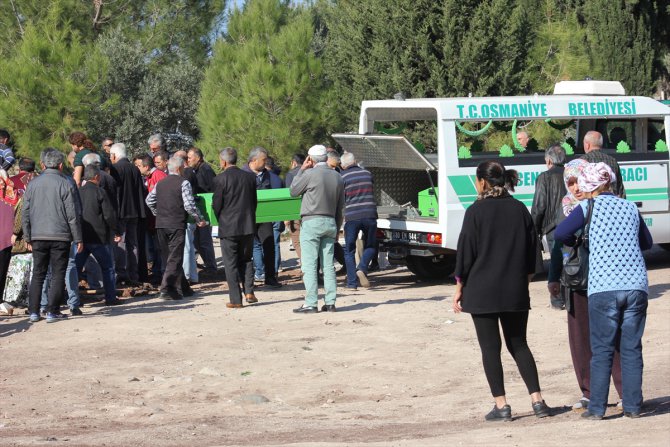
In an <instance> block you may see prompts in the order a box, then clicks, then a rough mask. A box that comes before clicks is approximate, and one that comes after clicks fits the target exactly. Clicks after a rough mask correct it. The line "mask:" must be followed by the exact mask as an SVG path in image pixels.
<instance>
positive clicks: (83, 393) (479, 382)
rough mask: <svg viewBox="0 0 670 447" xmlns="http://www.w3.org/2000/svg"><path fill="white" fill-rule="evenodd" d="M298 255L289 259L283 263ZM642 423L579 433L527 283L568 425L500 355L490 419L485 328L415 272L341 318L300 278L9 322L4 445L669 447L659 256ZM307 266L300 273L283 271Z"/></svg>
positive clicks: (662, 256) (544, 321) (545, 380)
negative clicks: (235, 294) (272, 287)
mask: <svg viewBox="0 0 670 447" xmlns="http://www.w3.org/2000/svg"><path fill="white" fill-rule="evenodd" d="M289 256H292V254H291V255H289ZM647 259H648V263H649V266H650V281H651V284H652V286H651V291H650V298H651V300H650V304H649V312H648V319H647V329H646V333H645V338H644V355H645V376H644V379H645V381H644V394H645V398H646V402H645V406H644V408H643V411H644V417H642V418H640V419H636V420H631V419H628V418H623V417H621V416H620V414H619V413H617V411H616V408H615V406H614V404H615V403H616V401H617V399H616V396H615V393H614V392H613V391H612V393H611V395H610V402H611V404H612V405H611V406H610V408H609V410H608V418H607V420H605V421H595V422H590V421H582V420H580V417H579V413H577V412H575V411H572V410H571V409H570V406H571V405H572V404H573V403H574V402H575V401H576V400H577V399H578V398H579V395H580V394H579V390H578V388H577V385H576V381H575V377H574V372H573V369H572V365H571V361H570V354H569V350H568V342H567V333H566V315H565V312H561V311H555V310H552V309H550V308H549V306H548V298H547V295H546V291H545V290H546V289H545V283H544V281H543V280H537V281H535V282H534V283H533V284H532V285H531V295H532V303H533V310H532V311H531V317H530V323H529V334H528V337H529V343H530V345H531V349H532V350H533V352H534V355H535V358H536V360H537V365H538V369H539V373H540V381H541V385H542V387H543V393H544V396H545V399H546V401H547V403H548V404H550V405H551V406H553V407H555V408H556V415H555V416H553V417H551V418H546V419H543V420H539V419H536V418H535V417H534V416H533V415H532V410H531V407H530V400H529V398H528V396H527V395H526V391H525V387H524V385H523V382H522V381H521V379H520V377H519V374H518V372H517V370H516V367H515V365H514V363H513V360H512V359H511V357H510V356H509V354H507V353H506V352H505V354H504V357H503V358H504V366H505V368H506V371H505V374H506V382H507V392H508V399H509V402H510V404H511V406H512V410H513V413H514V421H513V422H510V423H486V422H484V420H483V416H484V414H485V413H486V412H488V411H489V410H490V408H491V407H492V398H491V396H490V394H489V391H488V387H487V385H486V380H485V378H484V374H483V370H482V366H481V362H480V354H479V350H478V346H477V342H476V339H475V334H474V329H473V326H472V322H471V321H470V318H469V316H468V315H466V314H460V315H455V314H454V313H453V312H452V311H451V310H450V308H451V294H452V293H453V291H454V287H453V285H449V284H435V283H417V282H416V281H415V278H414V277H413V276H412V275H411V274H410V273H409V272H408V271H407V270H406V269H404V268H395V269H386V270H384V271H381V272H379V273H375V274H373V275H371V280H372V283H373V288H372V289H369V290H365V289H359V290H358V291H356V292H344V290H342V291H341V292H342V293H341V294H340V296H339V297H338V301H337V306H338V312H337V313H320V314H317V315H296V314H293V313H292V312H291V310H292V309H293V308H295V307H297V306H299V305H300V303H301V301H302V298H303V296H304V295H303V288H302V284H301V283H300V282H299V281H298V278H299V276H298V271H297V270H292V271H288V272H284V273H282V274H281V279H282V280H283V281H285V284H286V285H285V287H284V288H283V289H281V290H280V291H265V290H263V289H262V288H259V290H258V292H257V295H258V298H259V300H260V302H259V303H258V304H256V305H252V306H248V307H245V308H244V309H238V310H230V309H226V308H225V302H226V301H227V295H226V292H225V288H224V286H223V285H222V284H220V283H210V284H204V285H202V286H200V287H199V294H198V296H196V297H194V298H193V299H188V300H185V301H183V302H172V303H167V302H164V301H161V300H158V299H157V298H156V297H155V296H151V297H135V298H130V299H128V300H127V304H125V305H123V306H119V307H116V308H113V309H105V308H104V307H101V306H100V304H97V303H92V304H90V305H87V306H86V307H85V308H84V312H85V315H84V316H83V317H74V318H70V319H68V320H67V321H62V322H58V323H55V324H49V325H47V324H46V323H45V322H43V321H42V322H40V323H37V324H33V325H30V324H29V323H28V322H27V318H26V317H25V316H23V315H20V316H16V315H15V316H13V317H0V371H1V373H0V377H1V378H0V445H2V446H14V445H20V446H24V445H49V446H59V445H63V446H80V445H91V446H212V445H300V446H314V445H319V446H326V445H327V446H335V445H345V444H346V445H375V446H414V445H430V446H444V445H491V444H497V445H509V446H512V445H520V446H526V445H543V446H546V445H607V446H619V445H621V446H634V445H645V446H655V445H669V444H668V443H669V442H670V381H669V379H668V377H669V375H668V370H670V351H669V348H670V300H669V298H670V255H669V254H668V253H667V252H664V251H663V250H660V249H658V248H656V249H655V250H653V251H652V252H651V253H650V254H649V255H648V256H647ZM291 263H292V264H294V263H295V260H292V261H291V260H290V261H289V264H291Z"/></svg>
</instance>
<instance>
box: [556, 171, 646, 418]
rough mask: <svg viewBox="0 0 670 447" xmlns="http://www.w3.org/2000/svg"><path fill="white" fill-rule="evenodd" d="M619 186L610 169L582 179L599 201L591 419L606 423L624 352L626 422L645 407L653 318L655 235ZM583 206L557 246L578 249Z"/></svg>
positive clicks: (591, 232) (591, 292)
mask: <svg viewBox="0 0 670 447" xmlns="http://www.w3.org/2000/svg"><path fill="white" fill-rule="evenodd" d="M615 182H616V176H615V175H614V172H612V169H611V168H610V167H609V166H608V165H606V164H605V163H590V164H589V165H588V166H585V167H584V168H583V170H582V172H581V174H580V175H579V177H578V178H577V183H578V185H579V191H581V192H582V193H584V195H585V197H586V198H588V199H593V205H592V206H593V209H592V211H591V221H590V223H589V227H588V240H589V245H588V247H589V278H588V290H587V295H588V312H589V328H590V330H589V332H590V334H589V335H590V341H591V351H592V358H591V369H590V374H591V378H590V379H591V380H590V388H591V400H590V402H589V404H588V411H586V412H584V413H583V414H582V417H583V418H586V419H602V418H603V416H604V415H605V410H606V407H607V396H608V394H609V383H610V376H611V374H612V363H613V358H614V352H615V349H616V347H617V346H619V348H620V352H621V370H622V382H623V411H624V416H627V417H631V418H636V417H639V416H640V411H641V407H642V369H643V362H642V334H643V332H644V326H645V322H646V317H647V293H648V281H647V269H646V266H645V262H644V258H643V257H642V250H646V249H648V248H651V246H652V243H653V241H652V238H651V234H650V233H649V229H648V228H647V226H646V225H645V223H644V220H643V219H642V217H641V216H640V213H639V211H638V210H637V206H636V205H635V204H634V203H633V202H629V201H628V200H626V199H621V198H619V197H617V196H615V195H614V194H613V193H612V192H611V185H612V184H613V183H615ZM587 206H588V205H587V204H586V203H585V202H581V203H579V206H577V207H575V209H574V210H573V211H572V212H571V213H570V215H569V216H568V217H567V218H566V219H565V220H564V221H563V222H562V223H561V224H560V225H559V226H558V227H557V228H556V240H559V241H562V242H563V243H564V244H566V245H574V243H575V241H576V236H575V235H576V234H577V233H578V232H579V231H581V229H582V228H583V226H584V223H585V216H586V215H587Z"/></svg>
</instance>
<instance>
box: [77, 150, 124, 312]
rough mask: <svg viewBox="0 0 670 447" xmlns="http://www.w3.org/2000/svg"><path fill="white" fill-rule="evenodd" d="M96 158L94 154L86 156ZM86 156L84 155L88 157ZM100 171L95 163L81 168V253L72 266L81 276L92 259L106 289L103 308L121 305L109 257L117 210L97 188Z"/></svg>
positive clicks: (115, 232) (111, 261)
mask: <svg viewBox="0 0 670 447" xmlns="http://www.w3.org/2000/svg"><path fill="white" fill-rule="evenodd" d="M89 155H97V154H89ZM89 155H86V157H88V156H89ZM100 172H101V171H100V168H99V167H98V166H96V164H95V163H92V164H89V165H87V166H86V167H85V168H84V175H83V177H84V180H85V182H86V183H85V184H84V186H82V187H81V188H79V196H80V197H81V204H82V219H81V226H82V235H83V242H84V249H83V250H82V251H81V252H79V253H77V255H76V256H75V262H76V265H77V273H78V274H79V276H81V272H82V269H83V268H84V264H85V263H86V259H87V258H88V257H89V255H93V257H94V258H95V259H96V261H97V262H98V264H99V265H100V269H101V270H102V283H103V286H104V288H105V305H107V306H114V305H116V304H121V302H120V301H119V300H118V299H117V298H116V285H115V281H114V280H115V278H114V258H113V257H112V240H114V241H116V242H118V241H119V240H120V239H121V236H117V218H116V210H115V209H114V207H113V206H112V203H111V202H110V200H109V197H108V196H107V193H106V192H105V191H104V190H103V189H102V188H100V187H99V186H98V185H99V183H100Z"/></svg>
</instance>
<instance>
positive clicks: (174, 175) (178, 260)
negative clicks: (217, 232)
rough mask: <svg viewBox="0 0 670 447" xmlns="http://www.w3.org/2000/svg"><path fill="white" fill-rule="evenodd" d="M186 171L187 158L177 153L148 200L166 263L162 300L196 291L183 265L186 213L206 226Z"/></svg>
mask: <svg viewBox="0 0 670 447" xmlns="http://www.w3.org/2000/svg"><path fill="white" fill-rule="evenodd" d="M183 171H184V160H183V159H182V158H181V157H177V156H173V157H172V158H170V161H168V173H169V175H168V176H167V177H166V178H164V179H163V180H161V181H160V182H158V183H157V184H156V187H155V188H154V189H153V191H151V192H150V193H149V195H148V196H147V199H146V204H147V206H148V207H149V209H150V210H151V212H152V213H153V214H154V215H155V216H156V233H157V235H158V241H159V243H160V249H161V257H162V261H163V263H162V265H164V266H165V273H163V280H162V282H161V287H160V291H161V294H160V297H161V298H163V299H172V300H179V299H181V298H182V297H183V296H191V295H192V294H193V290H191V287H190V286H189V284H188V282H187V281H186V277H185V276H184V268H183V266H182V264H183V262H184V239H185V233H186V215H187V213H188V214H190V215H191V216H193V218H194V220H195V222H196V225H197V226H198V227H203V226H205V225H207V222H206V221H205V220H203V218H202V216H201V215H200V212H199V211H198V208H197V207H196V206H195V200H194V198H193V192H192V191H193V190H192V188H191V184H190V183H189V182H188V180H186V179H184V177H182V172H183Z"/></svg>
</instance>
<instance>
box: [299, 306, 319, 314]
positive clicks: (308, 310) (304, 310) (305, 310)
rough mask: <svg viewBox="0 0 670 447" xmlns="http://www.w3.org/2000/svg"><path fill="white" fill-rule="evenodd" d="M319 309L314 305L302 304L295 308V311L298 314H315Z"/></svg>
mask: <svg viewBox="0 0 670 447" xmlns="http://www.w3.org/2000/svg"><path fill="white" fill-rule="evenodd" d="M318 311H319V309H317V308H316V307H314V306H300V307H298V308H297V309H293V312H294V313H296V314H315V313H317V312H318Z"/></svg>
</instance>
